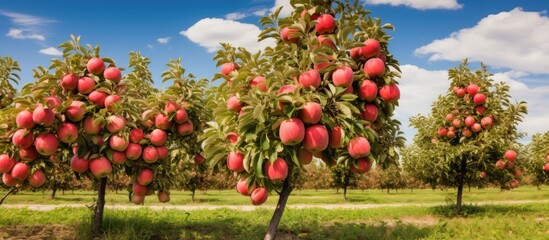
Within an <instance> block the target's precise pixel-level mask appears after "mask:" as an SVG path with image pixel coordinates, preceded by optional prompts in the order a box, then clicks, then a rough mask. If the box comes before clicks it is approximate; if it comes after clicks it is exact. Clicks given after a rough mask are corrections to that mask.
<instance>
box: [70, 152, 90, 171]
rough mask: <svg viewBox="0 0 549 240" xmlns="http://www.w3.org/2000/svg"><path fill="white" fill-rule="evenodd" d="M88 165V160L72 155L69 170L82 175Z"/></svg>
mask: <svg viewBox="0 0 549 240" xmlns="http://www.w3.org/2000/svg"><path fill="white" fill-rule="evenodd" d="M89 164H90V163H89V161H88V160H86V159H85V158H81V157H78V156H77V155H74V156H73V157H72V159H71V168H72V170H73V171H75V172H77V173H84V172H86V171H88V167H89Z"/></svg>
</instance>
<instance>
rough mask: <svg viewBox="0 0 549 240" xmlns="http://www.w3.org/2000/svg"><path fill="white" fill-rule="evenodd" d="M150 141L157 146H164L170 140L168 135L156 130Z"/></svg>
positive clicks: (150, 136)
mask: <svg viewBox="0 0 549 240" xmlns="http://www.w3.org/2000/svg"><path fill="white" fill-rule="evenodd" d="M149 139H150V140H151V143H152V144H153V145H155V146H164V144H166V140H168V134H167V133H166V132H165V131H164V130H162V129H155V130H153V131H152V132H151V134H150V135H149Z"/></svg>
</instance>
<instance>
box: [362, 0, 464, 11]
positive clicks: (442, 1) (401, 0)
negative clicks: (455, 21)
mask: <svg viewBox="0 0 549 240" xmlns="http://www.w3.org/2000/svg"><path fill="white" fill-rule="evenodd" d="M366 4H371V5H381V4H387V5H391V6H400V5H404V6H407V7H411V8H416V9H420V10H427V9H460V8H461V7H462V5H461V4H459V3H458V2H457V0H434V1H433V0H366Z"/></svg>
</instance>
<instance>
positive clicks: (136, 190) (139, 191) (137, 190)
mask: <svg viewBox="0 0 549 240" xmlns="http://www.w3.org/2000/svg"><path fill="white" fill-rule="evenodd" d="M132 192H133V195H134V196H136V195H137V196H145V194H146V193H147V186H143V185H141V184H139V183H134V184H133V185H132Z"/></svg>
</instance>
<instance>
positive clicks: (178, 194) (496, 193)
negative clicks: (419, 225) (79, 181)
mask: <svg viewBox="0 0 549 240" xmlns="http://www.w3.org/2000/svg"><path fill="white" fill-rule="evenodd" d="M546 190H547V187H544V188H542V190H537V189H536V188H535V187H528V186H526V187H520V188H517V189H513V190H512V191H505V192H501V191H500V190H499V189H494V188H488V189H471V192H468V191H465V192H464V202H465V203H467V202H479V201H508V200H545V199H549V192H548V191H546ZM49 194H50V192H29V191H25V192H22V193H19V194H17V195H12V196H9V197H8V198H7V199H6V201H5V203H6V204H15V203H28V204H67V203H83V204H92V203H93V202H94V199H95V197H96V193H94V192H93V191H76V192H74V193H72V192H70V191H67V192H66V193H65V194H64V195H63V194H61V193H58V194H57V197H56V198H55V199H53V200H52V199H50V195H49ZM455 197H456V190H455V189H449V190H447V191H446V190H445V191H441V190H435V191H433V190H431V189H422V190H419V189H416V190H414V191H413V192H412V191H411V190H399V191H398V192H394V191H392V192H391V193H390V194H387V193H386V192H385V191H382V190H375V189H374V190H365V191H361V190H350V191H348V193H347V198H348V201H347V203H349V204H387V203H440V204H443V203H446V202H448V201H455ZM277 200H278V199H277V197H276V194H275V193H274V192H273V193H272V195H271V197H270V198H269V199H268V201H267V203H266V205H275V204H276V202H277ZM106 202H107V204H131V203H129V200H128V193H127V192H119V193H114V192H108V193H107V196H106ZM288 203H289V204H338V203H345V202H344V201H343V195H342V194H341V192H340V193H336V192H335V191H334V190H319V191H314V190H303V191H299V190H295V191H294V192H293V193H292V196H290V199H289V202H288ZM146 204H147V205H151V204H154V205H156V204H158V201H157V199H156V197H155V196H150V197H147V199H146ZM169 204H172V205H249V204H250V200H249V198H248V197H245V196H241V195H239V194H237V193H236V191H232V190H224V191H216V190H212V191H208V192H206V193H202V192H197V193H196V201H195V202H194V203H193V202H191V195H190V193H189V192H183V191H173V192H172V196H171V202H170V203H169Z"/></svg>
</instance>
